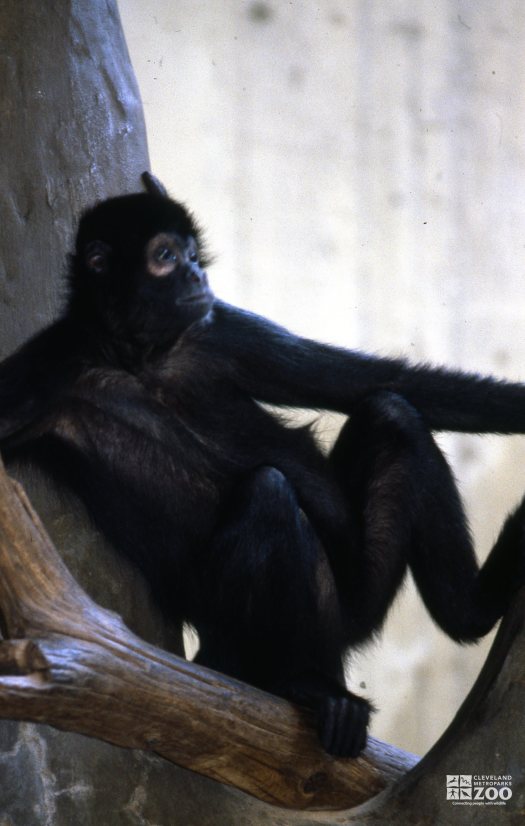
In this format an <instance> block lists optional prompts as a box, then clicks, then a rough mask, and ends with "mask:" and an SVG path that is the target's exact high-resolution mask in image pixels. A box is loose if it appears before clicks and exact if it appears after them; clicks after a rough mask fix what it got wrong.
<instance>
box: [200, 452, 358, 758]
mask: <svg viewBox="0 0 525 826" xmlns="http://www.w3.org/2000/svg"><path fill="white" fill-rule="evenodd" d="M206 565H207V570H206V572H205V577H206V580H207V581H208V582H209V583H210V587H208V589H207V591H208V595H207V597H206V603H207V604H206V605H205V606H204V608H203V610H202V612H201V616H200V618H198V619H197V621H196V625H197V629H198V631H199V635H200V638H201V649H200V651H199V654H198V656H197V660H198V661H199V662H201V663H203V664H205V665H208V666H210V667H212V668H216V669H219V670H222V671H225V672H226V673H229V674H231V675H232V676H235V677H238V678H240V679H243V680H245V681H246V682H251V683H253V684H254V685H257V686H259V687H261V688H263V689H266V690H268V691H271V692H273V693H275V694H280V695H281V696H284V697H288V698H290V699H292V700H295V701H297V702H299V703H303V704H304V705H307V706H309V707H311V708H313V709H314V711H315V712H316V715H317V720H318V728H319V735H320V739H321V742H322V744H323V746H324V748H325V749H326V750H327V751H329V752H331V753H332V754H339V755H344V756H355V755H357V754H359V752H360V751H361V750H362V749H363V747H364V745H365V742H366V730H367V724H368V718H369V712H370V706H369V704H368V702H367V701H366V700H364V699H362V698H360V697H355V696H354V695H352V694H351V693H350V692H348V691H347V690H346V688H345V685H344V676H343V666H342V652H343V648H344V642H343V637H342V629H341V621H340V616H339V603H338V596H337V591H336V588H335V584H334V580H333V575H332V571H331V569H330V566H329V564H328V562H327V559H326V556H325V554H324V551H323V548H322V546H321V544H320V542H319V539H318V537H317V536H316V534H315V532H314V530H313V528H312V526H311V524H310V522H309V521H308V519H307V518H306V516H305V514H304V513H303V511H302V510H301V509H300V508H299V506H298V503H297V499H296V496H295V493H294V491H293V489H292V487H291V485H290V484H289V482H288V480H287V479H286V478H285V477H284V476H283V474H282V473H280V472H279V471H278V470H276V469H275V468H272V467H261V468H259V469H258V470H256V471H254V472H253V473H252V474H251V475H250V476H249V477H248V478H247V479H246V480H245V481H244V482H243V483H242V484H240V485H239V486H238V487H237V489H236V490H235V491H234V493H233V495H232V497H231V501H230V503H229V506H228V508H227V511H226V512H225V513H224V515H223V519H222V524H221V525H220V527H219V530H218V531H217V535H216V537H215V540H214V542H213V544H212V548H211V550H210V554H209V557H208V561H207V563H206Z"/></svg>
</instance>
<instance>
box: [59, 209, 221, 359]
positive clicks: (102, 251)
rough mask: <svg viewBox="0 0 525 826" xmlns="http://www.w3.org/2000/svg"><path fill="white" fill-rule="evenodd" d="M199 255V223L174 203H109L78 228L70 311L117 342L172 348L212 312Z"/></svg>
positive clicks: (86, 217)
mask: <svg viewBox="0 0 525 826" xmlns="http://www.w3.org/2000/svg"><path fill="white" fill-rule="evenodd" d="M202 248H203V245H202V240H201V233H200V231H199V228H198V226H197V224H196V222H195V220H194V219H193V217H192V216H191V215H190V214H189V213H188V211H187V210H186V209H185V208H184V207H183V206H182V205H181V204H178V203H177V202H175V201H171V200H170V199H168V198H160V197H157V196H152V195H149V194H140V195H129V196H124V197H121V198H113V199H110V200H108V201H104V202H102V203H101V204H99V205H98V206H96V207H95V208H94V209H93V210H91V211H90V212H88V213H86V214H85V215H84V217H83V218H82V220H81V222H80V226H79V231H78V236H77V245H76V254H75V257H74V259H73V266H72V278H71V285H72V296H71V305H72V307H75V309H76V310H77V311H79V312H81V314H82V316H83V319H84V321H88V320H91V321H93V322H95V323H97V324H98V325H100V324H101V323H102V325H103V326H104V327H105V328H106V329H109V331H110V332H111V333H113V334H115V335H118V336H119V337H128V338H129V339H132V340H134V341H137V342H143V343H145V344H153V345H157V344H165V343H170V342H172V341H175V340H176V338H177V337H178V336H179V335H180V334H181V333H182V332H183V331H184V330H185V329H186V328H187V327H188V326H189V325H191V324H193V323H194V322H195V321H198V320H200V319H202V318H204V317H205V316H206V315H207V314H208V313H209V311H210V309H211V307H212V305H213V301H214V296H213V293H212V292H211V290H210V288H209V285H208V277H207V274H206V270H205V264H206V261H205V256H204V253H203V249H202Z"/></svg>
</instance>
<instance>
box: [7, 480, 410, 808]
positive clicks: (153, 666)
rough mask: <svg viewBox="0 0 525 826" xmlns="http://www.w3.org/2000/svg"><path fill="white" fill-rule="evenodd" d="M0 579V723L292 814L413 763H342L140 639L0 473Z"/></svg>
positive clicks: (390, 757) (301, 721) (217, 681)
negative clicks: (103, 603)
mask: <svg viewBox="0 0 525 826" xmlns="http://www.w3.org/2000/svg"><path fill="white" fill-rule="evenodd" d="M0 570H1V571H2V576H1V577H0V611H1V614H2V620H3V624H2V633H3V637H4V639H3V640H2V641H0V717H3V718H11V719H18V720H30V721H35V722H42V723H48V724H51V725H53V726H56V727H57V728H60V729H65V730H68V731H74V732H78V733H82V734H85V735H90V736H92V737H97V738H100V739H102V740H106V741H108V742H110V743H114V744H116V745H119V746H124V747H129V748H140V749H147V750H149V751H153V752H156V753H157V754H159V755H162V756H163V757H165V758H167V759H168V760H171V761H172V762H173V763H176V764H178V765H180V766H184V767H185V768H188V769H192V770H193V771H196V772H200V773H201V774H204V775H207V776H209V777H212V778H214V779H216V780H219V781H221V782H222V783H227V784H230V785H232V786H235V787H237V788H239V789H242V790H244V791H245V792H248V793H250V794H252V795H254V796H256V797H258V798H259V799H261V800H264V801H267V802H270V803H274V804H279V805H282V806H286V807H291V808H294V809H343V808H345V809H346V808H349V807H352V806H355V805H357V804H358V803H361V802H362V801H364V800H366V799H368V798H370V797H372V796H373V795H375V794H377V793H378V792H379V791H381V790H382V789H383V788H385V787H386V786H387V785H389V784H390V783H392V782H393V781H394V780H395V779H397V778H398V777H399V776H400V775H402V774H403V773H404V772H406V770H407V769H408V768H410V767H411V766H412V765H413V764H414V762H415V758H414V757H413V756H412V755H408V754H406V753H404V752H400V751H398V750H396V749H394V748H392V747H390V746H387V745H385V744H381V743H379V742H377V741H371V743H370V745H369V747H368V748H367V750H366V752H365V753H364V755H363V756H362V757H360V758H359V759H357V760H335V759H333V758H331V757H329V756H328V755H326V754H325V753H324V752H323V751H322V749H321V748H320V746H319V745H318V742H317V737H316V734H315V732H314V730H313V725H312V723H313V718H312V716H311V715H310V714H309V713H308V712H307V711H303V710H300V709H298V708H296V707H294V706H292V705H291V704H289V703H287V702H285V701H284V700H280V699H278V698H276V697H273V696H271V695H268V694H265V693H263V692H261V691H259V690H257V689H254V688H250V687H248V686H246V685H244V684H242V683H239V682H236V681H234V680H231V679H229V678H227V677H225V676H223V675H221V674H218V673H215V672H213V671H210V670H208V669H205V668H203V667H200V666H197V665H194V664H193V663H188V662H186V661H185V660H182V659H180V658H178V657H176V656H173V655H171V654H168V653H167V652H165V651H162V650H160V649H158V648H155V647H153V646H151V645H149V644H148V643H146V642H144V641H143V640H141V639H140V638H138V637H136V636H135V635H134V634H132V633H131V632H130V631H129V630H128V629H127V628H126V626H125V625H124V624H123V623H122V621H121V619H120V618H119V617H118V616H117V615H116V614H113V613H111V612H109V611H106V610H104V609H102V608H100V607H99V606H98V605H96V604H95V603H94V602H93V601H92V600H91V599H90V598H89V597H88V596H87V594H86V593H85V592H84V591H83V590H82V588H80V586H79V585H78V583H77V582H76V581H75V580H74V579H73V577H72V576H71V574H70V573H69V571H68V569H67V568H66V566H65V565H64V563H63V562H62V560H61V558H60V556H59V555H58V553H57V551H56V549H55V548H54V546H53V545H52V543H51V541H50V539H49V537H48V536H47V534H46V532H45V530H44V528H43V526H42V524H41V522H40V520H39V518H38V516H37V515H36V514H35V512H34V511H33V509H32V507H31V505H30V503H29V502H28V500H27V497H26V496H25V494H24V491H23V490H22V488H21V487H20V486H19V485H17V484H16V483H14V482H12V481H11V480H10V479H9V478H8V476H7V475H6V473H5V470H4V468H3V466H1V465H0Z"/></svg>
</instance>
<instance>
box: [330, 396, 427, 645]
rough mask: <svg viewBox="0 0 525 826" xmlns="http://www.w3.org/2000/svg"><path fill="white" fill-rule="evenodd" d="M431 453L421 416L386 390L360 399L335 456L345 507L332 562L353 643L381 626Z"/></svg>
mask: <svg viewBox="0 0 525 826" xmlns="http://www.w3.org/2000/svg"><path fill="white" fill-rule="evenodd" d="M427 453H428V446H427V433H426V430H425V428H424V425H423V423H422V421H421V418H420V416H419V414H418V413H417V412H416V411H415V410H414V409H413V408H412V407H411V405H409V404H408V402H406V401H405V400H404V399H402V398H401V397H400V396H397V395H395V394H393V393H390V392H387V391H381V392H378V393H375V394H372V395H370V396H368V397H366V398H365V399H363V401H362V402H361V403H360V405H359V406H358V407H357V409H356V410H355V412H354V414H353V415H352V417H351V419H349V420H348V421H347V422H346V424H345V425H344V426H343V429H342V430H341V433H340V435H339V438H338V439H337V441H336V443H335V445H334V447H333V450H332V452H331V454H330V457H329V462H330V464H331V466H332V470H333V472H334V474H335V477H336V480H337V482H338V484H339V487H340V489H341V491H342V492H343V495H344V497H345V501H346V506H347V512H348V527H347V530H346V535H345V536H344V537H343V536H340V537H339V539H338V541H337V543H336V547H335V549H334V554H335V559H334V560H333V567H334V571H335V577H336V581H337V584H338V587H339V591H340V600H341V605H342V606H343V610H344V612H345V630H346V633H347V641H348V643H349V644H350V645H352V644H355V643H359V642H361V641H363V640H366V639H367V638H369V637H370V635H371V634H372V632H373V631H374V630H376V629H377V628H378V627H380V625H381V623H382V622H383V620H384V618H385V615H386V613H387V611H388V608H389V607H390V604H391V602H392V600H393V598H394V596H395V594H396V592H397V590H398V589H399V586H400V584H401V581H402V579H403V576H404V574H405V572H406V568H407V562H408V557H409V551H410V547H411V544H412V541H413V536H414V530H415V527H416V525H417V524H418V523H419V521H420V519H421V514H422V512H423V511H424V507H425V502H424V501H423V497H422V481H423V478H424V475H425V467H426V464H427Z"/></svg>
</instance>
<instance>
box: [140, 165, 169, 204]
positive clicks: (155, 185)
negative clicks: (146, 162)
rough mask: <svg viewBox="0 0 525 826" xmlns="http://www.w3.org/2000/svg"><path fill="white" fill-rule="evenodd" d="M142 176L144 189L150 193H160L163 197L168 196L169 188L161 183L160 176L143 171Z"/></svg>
mask: <svg viewBox="0 0 525 826" xmlns="http://www.w3.org/2000/svg"><path fill="white" fill-rule="evenodd" d="M140 177H141V178H142V183H143V184H144V189H145V190H146V192H147V193H148V195H160V196H161V198H168V197H169V196H168V190H167V189H166V187H165V186H164V184H161V182H160V181H159V179H158V178H156V177H155V175H152V174H151V172H148V171H146V172H143V173H142V175H141V176H140Z"/></svg>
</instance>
